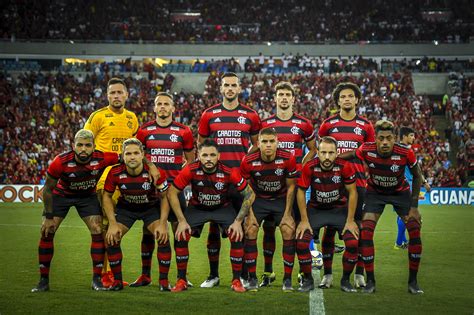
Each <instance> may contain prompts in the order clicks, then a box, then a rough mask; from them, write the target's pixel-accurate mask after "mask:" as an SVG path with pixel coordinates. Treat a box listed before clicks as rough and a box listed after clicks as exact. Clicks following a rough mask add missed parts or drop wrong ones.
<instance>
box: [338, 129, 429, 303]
mask: <svg viewBox="0 0 474 315" xmlns="http://www.w3.org/2000/svg"><path fill="white" fill-rule="evenodd" d="M394 128H395V127H394V125H393V123H391V122H389V121H387V120H380V121H378V122H377V123H376V124H375V132H376V138H375V139H376V140H375V142H367V143H364V144H363V145H362V146H361V147H359V148H358V149H357V150H356V151H350V152H346V153H342V154H341V155H340V157H341V158H344V159H351V158H354V157H355V156H357V157H358V158H359V159H361V160H362V161H364V162H365V163H366V165H367V169H368V174H369V179H368V186H367V191H366V194H365V198H364V209H363V212H364V213H363V217H362V224H361V235H360V239H361V245H362V246H361V248H362V258H363V259H364V265H365V271H366V273H367V285H366V286H365V288H364V289H363V291H362V292H364V293H374V292H375V273H374V260H375V248H374V231H375V227H376V225H377V222H378V220H379V218H380V216H381V215H382V213H383V210H384V208H385V206H386V205H392V206H393V208H394V210H395V211H396V212H397V214H398V215H399V216H400V217H401V218H402V219H403V221H404V222H405V225H406V227H407V230H408V236H409V242H408V261H409V277H408V292H409V293H411V294H422V293H423V290H421V289H420V288H419V286H418V281H417V275H418V268H419V265H420V260H421V252H422V245H421V214H420V212H419V210H418V197H419V194H420V186H421V180H422V176H421V171H420V168H419V166H418V165H417V161H416V157H415V153H413V150H411V149H409V148H407V147H405V146H404V145H401V144H398V143H395V138H396V136H395V133H394ZM407 166H408V168H409V169H410V171H411V173H412V174H413V186H412V190H411V192H410V186H409V185H408V182H407V180H406V178H405V168H406V167H407Z"/></svg>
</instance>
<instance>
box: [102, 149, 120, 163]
mask: <svg viewBox="0 0 474 315" xmlns="http://www.w3.org/2000/svg"><path fill="white" fill-rule="evenodd" d="M119 159H120V155H119V154H118V153H114V152H104V164H105V166H110V165H114V164H117V163H118V162H119Z"/></svg>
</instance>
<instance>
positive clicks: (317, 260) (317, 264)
mask: <svg viewBox="0 0 474 315" xmlns="http://www.w3.org/2000/svg"><path fill="white" fill-rule="evenodd" d="M311 258H312V260H313V262H312V263H311V267H312V268H313V269H321V268H322V267H323V254H321V252H320V251H318V250H317V249H315V250H312V251H311Z"/></svg>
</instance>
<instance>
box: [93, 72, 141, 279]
mask: <svg viewBox="0 0 474 315" xmlns="http://www.w3.org/2000/svg"><path fill="white" fill-rule="evenodd" d="M127 98H128V91H127V86H126V85H125V82H124V81H123V80H122V79H120V78H112V79H110V80H109V82H108V83H107V99H108V102H109V105H108V106H106V107H104V108H101V109H99V110H96V111H95V112H93V113H92V114H91V115H90V117H89V119H88V120H87V122H86V125H85V126H84V129H87V130H90V131H92V133H94V139H95V147H96V149H97V150H99V151H102V152H117V153H119V154H120V153H121V152H122V142H123V141H124V140H126V139H128V138H131V137H133V136H134V135H135V134H136V133H137V130H138V126H139V124H138V119H137V116H136V115H135V113H133V112H131V111H129V110H127V109H125V103H126V102H127ZM110 169H111V167H108V168H106V169H105V171H104V173H103V174H102V176H101V178H100V180H99V182H98V183H97V196H98V198H99V201H100V203H101V205H102V193H103V190H104V183H105V179H106V178H107V174H108V173H109V171H110ZM119 195H120V193H119V192H118V190H117V191H116V192H115V194H114V196H113V200H114V201H115V202H117V200H118V197H119ZM104 225H105V226H107V225H108V221H107V217H106V216H105V215H104ZM102 282H103V285H104V286H105V287H109V286H111V285H112V283H113V274H112V272H111V271H110V266H109V261H108V259H107V258H106V259H105V260H104V269H103V274H102Z"/></svg>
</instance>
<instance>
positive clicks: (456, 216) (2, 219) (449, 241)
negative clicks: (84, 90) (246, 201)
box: [0, 203, 474, 315]
mask: <svg viewBox="0 0 474 315" xmlns="http://www.w3.org/2000/svg"><path fill="white" fill-rule="evenodd" d="M41 208H42V205H41V204H18V203H17V204H11V203H10V204H7V203H2V204H0V240H1V241H0V253H1V255H2V259H1V260H0V314H2V315H3V314H16V313H35V314H44V313H51V314H62V313H66V312H68V313H97V314H102V313H117V312H120V313H132V312H133V313H137V314H152V313H158V312H159V313H163V314H167V313H169V314H171V313H173V314H184V313H190V314H237V313H240V314H255V313H265V314H308V312H309V296H308V294H300V293H296V292H295V293H283V292H282V291H281V288H280V287H281V279H282V273H283V271H282V270H283V267H282V262H281V240H280V238H279V236H278V234H279V233H278V232H277V252H276V254H275V259H274V264H275V270H276V271H277V281H276V282H275V283H274V284H273V286H272V287H270V288H264V289H261V290H260V291H259V292H256V293H254V292H252V293H250V292H246V293H244V294H236V293H234V292H232V291H231V290H230V279H231V270H230V263H229V256H228V252H229V244H228V241H227V240H224V241H223V248H222V250H221V267H220V273H221V285H220V287H218V288H212V289H201V288H198V286H199V284H200V283H201V282H202V281H203V280H204V279H205V278H206V276H207V273H208V268H209V267H208V263H207V254H206V245H205V243H206V235H205V234H204V235H203V236H202V237H201V238H200V239H192V241H191V244H190V263H189V272H188V277H189V280H190V281H191V282H193V283H194V285H195V288H191V289H189V290H188V291H187V292H183V293H178V294H175V293H169V292H160V291H159V290H158V287H157V285H156V283H154V284H153V285H152V286H150V287H145V288H125V289H124V290H123V291H121V292H93V291H92V290H90V279H91V261H90V256H89V244H90V236H89V233H88V231H87V228H86V226H85V224H83V223H82V221H81V220H80V218H79V216H78V215H77V213H76V212H75V211H74V210H73V209H72V210H71V211H70V213H69V215H68V217H67V218H66V220H65V221H64V222H63V226H61V228H60V229H59V231H58V233H57V235H56V237H55V255H54V258H53V261H52V265H51V275H50V286H51V291H50V292H46V293H41V294H38V293H36V294H33V293H30V289H31V288H32V287H33V286H34V285H36V283H37V281H38V278H39V272H38V267H37V264H38V263H37V245H38V239H39V226H40V221H41V218H40V216H41ZM421 211H422V214H423V217H424V219H423V229H422V239H423V258H422V262H421V269H420V274H419V283H420V286H421V287H422V288H423V289H424V290H425V294H424V295H422V296H411V295H410V294H408V293H407V287H406V282H407V277H408V268H407V266H408V258H407V253H406V251H405V250H394V249H393V243H394V240H395V236H396V221H395V213H394V212H393V211H391V210H388V209H387V210H386V211H385V213H384V215H383V216H382V218H381V221H380V223H379V225H378V226H377V229H376V232H375V235H376V237H375V246H376V276H377V292H376V293H375V294H374V295H370V296H366V295H363V294H361V293H357V294H346V293H343V292H341V291H340V289H339V279H340V275H341V254H336V255H335V259H334V276H335V287H333V288H331V289H329V290H324V303H325V308H326V313H328V314H348V313H353V314H359V313H365V314H374V313H378V314H379V313H384V314H401V313H404V314H429V313H430V314H468V313H470V314H472V313H473V312H474V299H473V298H472V292H473V291H474V290H473V289H474V285H473V280H474V278H473V271H474V268H473V263H474V258H473V257H474V256H473V254H474V252H473V245H472V242H473V240H474V238H473V230H472V228H471V226H472V225H471V224H472V222H473V219H474V212H473V208H472V207H470V206H425V207H422V209H421ZM141 226H142V223H141V222H137V223H136V224H135V226H134V227H133V228H132V230H131V231H130V232H129V233H128V234H127V235H126V236H125V238H124V240H123V243H122V244H123V245H122V247H123V252H124V261H123V270H124V279H125V280H128V281H133V280H134V279H135V278H136V277H137V276H138V275H139V273H140V252H139V249H140V239H141ZM261 236H262V233H260V235H259V237H260V239H261ZM258 245H259V262H258V271H259V273H260V272H261V271H262V269H263V255H262V250H261V241H259V243H258ZM152 268H153V269H152V277H153V279H154V280H155V281H156V279H157V276H158V267H157V261H156V257H155V258H154V260H153V267H152ZM297 268H298V267H297V264H296V267H295V269H297ZM294 274H295V280H294V286H295V287H296V272H295V273H294ZM175 277H176V265H175V262H174V256H173V263H172V267H171V273H170V279H175Z"/></svg>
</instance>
